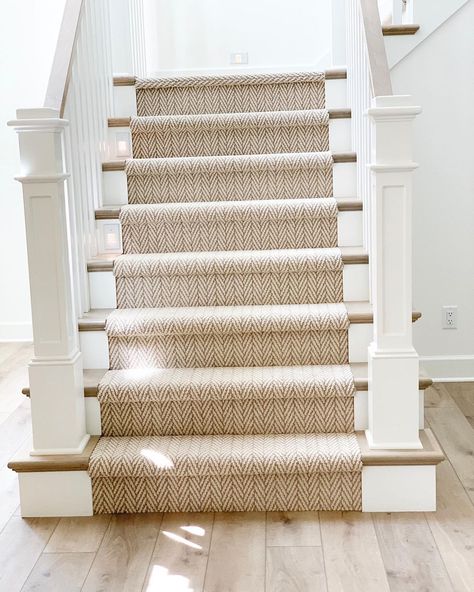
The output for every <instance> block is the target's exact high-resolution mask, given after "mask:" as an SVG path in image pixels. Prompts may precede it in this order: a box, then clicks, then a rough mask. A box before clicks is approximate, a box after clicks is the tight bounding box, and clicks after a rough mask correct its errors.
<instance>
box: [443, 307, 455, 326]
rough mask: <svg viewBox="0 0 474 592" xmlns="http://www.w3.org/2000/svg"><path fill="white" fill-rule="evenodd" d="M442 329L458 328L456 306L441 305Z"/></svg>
mask: <svg viewBox="0 0 474 592" xmlns="http://www.w3.org/2000/svg"><path fill="white" fill-rule="evenodd" d="M442 311H443V329H457V328H458V307H457V306H443V308H442Z"/></svg>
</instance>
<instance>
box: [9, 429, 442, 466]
mask: <svg viewBox="0 0 474 592" xmlns="http://www.w3.org/2000/svg"><path fill="white" fill-rule="evenodd" d="M419 434H420V441H421V443H422V445H423V448H422V449H419V450H393V449H387V450H370V448H369V446H368V443H367V439H366V436H365V433H364V432H355V435H356V438H357V442H358V445H359V448H360V453H361V461H362V464H363V466H371V465H375V466H384V465H392V466H393V465H422V464H430V465H437V464H439V463H440V462H442V461H443V460H444V458H445V457H444V454H443V451H442V449H441V447H440V445H439V444H438V442H437V440H436V437H435V435H434V434H433V432H432V430H430V429H425V430H420V432H419ZM121 438H122V437H120V436H117V437H116V439H117V440H120V439H121ZM100 439H101V438H100ZM98 441H99V438H98V437H96V436H91V438H90V440H89V443H88V444H87V446H86V448H85V449H84V452H83V453H81V454H68V455H47V456H31V455H30V450H29V449H21V450H19V451H18V452H17V453H16V454H15V456H14V458H12V460H11V461H10V462H9V463H8V468H10V469H12V470H13V471H17V472H19V473H28V472H42V471H86V470H88V468H89V466H90V458H91V455H92V452H93V450H94V448H95V446H96V445H97V442H98Z"/></svg>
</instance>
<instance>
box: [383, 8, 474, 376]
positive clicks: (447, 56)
mask: <svg viewBox="0 0 474 592" xmlns="http://www.w3.org/2000/svg"><path fill="white" fill-rule="evenodd" d="M472 23H474V0H470V1H469V2H468V3H467V4H465V5H464V7H462V8H461V9H460V10H459V11H458V12H457V13H456V14H454V15H453V16H452V17H451V18H450V19H449V20H447V21H446V22H445V23H444V24H443V25H442V26H441V27H440V28H439V29H437V30H436V31H435V32H434V33H433V34H432V35H431V36H430V37H428V38H427V39H426V40H425V41H424V42H423V43H421V44H420V45H419V46H418V47H417V48H416V49H415V50H414V51H412V52H411V53H410V54H409V55H408V56H406V57H405V58H404V59H403V60H402V61H401V62H400V63H399V64H397V66H395V68H394V69H393V70H392V81H393V84H394V92H397V93H400V94H412V95H413V96H414V98H415V102H416V103H418V104H420V105H421V106H422V107H423V113H422V114H421V115H420V116H418V118H417V120H416V124H415V126H416V127H415V158H416V160H417V161H418V162H419V164H420V168H419V170H418V171H417V172H416V173H415V187H414V200H415V204H414V233H415V242H414V256H415V259H414V271H415V274H414V286H415V288H414V289H415V294H414V296H415V307H416V308H417V310H420V311H422V313H423V317H422V319H421V320H420V321H419V322H418V323H417V324H416V325H415V345H416V347H417V349H418V352H419V354H420V355H421V356H423V357H425V358H427V359H425V362H424V365H425V366H426V368H427V369H428V370H429V372H430V373H431V375H432V376H434V377H438V378H442V377H448V378H456V377H474V141H473V138H474V109H473V105H474V76H473V73H474V58H473V56H474V35H473V34H472ZM451 304H455V305H458V307H459V328H458V329H457V330H446V329H444V330H443V329H442V328H441V307H442V306H443V305H451Z"/></svg>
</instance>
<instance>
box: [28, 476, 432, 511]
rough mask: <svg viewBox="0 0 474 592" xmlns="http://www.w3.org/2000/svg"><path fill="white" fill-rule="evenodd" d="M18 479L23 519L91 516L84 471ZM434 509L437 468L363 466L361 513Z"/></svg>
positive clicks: (90, 495) (87, 478) (90, 485)
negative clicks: (31, 517)
mask: <svg viewBox="0 0 474 592" xmlns="http://www.w3.org/2000/svg"><path fill="white" fill-rule="evenodd" d="M18 477H19V485H20V500H21V515H22V516H23V517H24V518H27V517H29V516H34V517H48V516H53V517H57V516H91V515H92V484H91V479H90V477H89V475H88V473H87V471H61V472H39V473H20V474H19V475H18ZM407 484H408V485H407ZM435 510H436V466H434V465H402V466H364V467H363V469H362V511H363V512H432V511H435Z"/></svg>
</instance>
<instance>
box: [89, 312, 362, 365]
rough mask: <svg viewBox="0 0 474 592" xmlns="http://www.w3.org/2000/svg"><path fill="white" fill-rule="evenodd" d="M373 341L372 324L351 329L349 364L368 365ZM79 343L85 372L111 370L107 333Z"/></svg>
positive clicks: (351, 327) (91, 333)
mask: <svg viewBox="0 0 474 592" xmlns="http://www.w3.org/2000/svg"><path fill="white" fill-rule="evenodd" d="M372 339H373V325H372V324H371V323H357V324H352V325H351V326H350V327H349V362H351V363H358V362H364V363H367V348H368V347H369V344H370V342H371V341H372ZM79 342H80V347H81V352H82V362H83V366H84V369H85V370H93V369H95V370H97V369H101V368H109V367H110V365H109V344H108V341H107V335H106V334H105V331H80V332H79Z"/></svg>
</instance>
